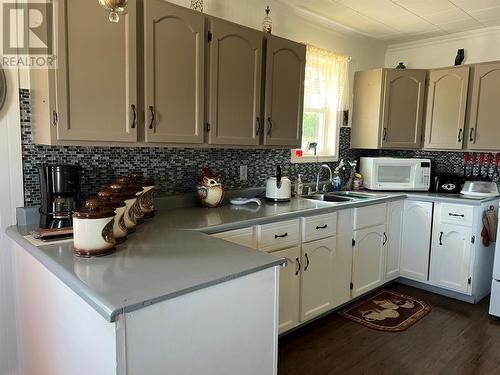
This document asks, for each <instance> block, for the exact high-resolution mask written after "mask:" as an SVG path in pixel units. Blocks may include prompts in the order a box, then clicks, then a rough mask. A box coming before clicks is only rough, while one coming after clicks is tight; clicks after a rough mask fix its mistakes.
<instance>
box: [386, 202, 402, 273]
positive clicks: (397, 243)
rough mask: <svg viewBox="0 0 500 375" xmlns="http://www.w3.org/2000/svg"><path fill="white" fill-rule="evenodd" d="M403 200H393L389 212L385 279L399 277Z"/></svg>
mask: <svg viewBox="0 0 500 375" xmlns="http://www.w3.org/2000/svg"><path fill="white" fill-rule="evenodd" d="M403 205H404V203H403V201H399V202H391V203H389V205H388V212H387V220H388V227H387V237H388V241H387V257H386V263H385V264H386V268H385V280H386V281H389V280H394V279H395V278H397V277H399V260H400V255H401V236H402V234H401V232H402V229H403V225H402V221H403Z"/></svg>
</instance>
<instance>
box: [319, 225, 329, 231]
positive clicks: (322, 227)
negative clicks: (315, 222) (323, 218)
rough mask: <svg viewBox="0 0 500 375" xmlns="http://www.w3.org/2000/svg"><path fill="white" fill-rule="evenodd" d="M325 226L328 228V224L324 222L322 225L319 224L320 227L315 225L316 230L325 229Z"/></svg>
mask: <svg viewBox="0 0 500 375" xmlns="http://www.w3.org/2000/svg"><path fill="white" fill-rule="evenodd" d="M326 228H328V224H325V225H323V226H321V227H320V226H317V227H316V230H320V229H326Z"/></svg>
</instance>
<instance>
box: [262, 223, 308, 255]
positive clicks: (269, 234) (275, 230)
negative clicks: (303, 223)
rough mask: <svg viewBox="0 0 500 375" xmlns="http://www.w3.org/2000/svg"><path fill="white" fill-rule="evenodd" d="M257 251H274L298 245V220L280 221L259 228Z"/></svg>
mask: <svg viewBox="0 0 500 375" xmlns="http://www.w3.org/2000/svg"><path fill="white" fill-rule="evenodd" d="M258 230H259V236H258V238H259V240H258V243H259V250H263V251H268V252H269V251H274V250H280V249H285V248H287V247H292V246H296V245H298V244H299V243H300V220H299V219H296V220H290V221H281V222H279V223H272V224H265V225H260V226H259V229H258Z"/></svg>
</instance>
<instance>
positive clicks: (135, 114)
mask: <svg viewBox="0 0 500 375" xmlns="http://www.w3.org/2000/svg"><path fill="white" fill-rule="evenodd" d="M130 109H132V116H133V117H132V125H131V128H132V129H135V127H136V125H137V109H136V108H135V104H132V105H131V106H130Z"/></svg>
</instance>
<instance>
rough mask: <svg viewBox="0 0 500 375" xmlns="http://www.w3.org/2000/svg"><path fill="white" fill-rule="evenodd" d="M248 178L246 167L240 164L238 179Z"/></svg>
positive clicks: (244, 179)
mask: <svg viewBox="0 0 500 375" xmlns="http://www.w3.org/2000/svg"><path fill="white" fill-rule="evenodd" d="M246 180H248V167H247V166H246V165H240V181H246Z"/></svg>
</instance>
